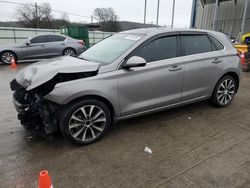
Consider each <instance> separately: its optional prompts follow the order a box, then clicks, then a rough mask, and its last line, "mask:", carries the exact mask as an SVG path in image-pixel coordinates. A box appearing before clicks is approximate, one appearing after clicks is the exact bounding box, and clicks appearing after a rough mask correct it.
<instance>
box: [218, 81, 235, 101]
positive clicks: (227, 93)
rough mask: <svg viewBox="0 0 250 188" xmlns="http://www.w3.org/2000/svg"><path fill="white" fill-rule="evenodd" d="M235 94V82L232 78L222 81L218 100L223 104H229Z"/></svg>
mask: <svg viewBox="0 0 250 188" xmlns="http://www.w3.org/2000/svg"><path fill="white" fill-rule="evenodd" d="M234 95H235V83H234V81H233V80H231V79H225V80H223V81H222V82H221V84H220V85H219V88H218V92H217V100H218V102H219V103H220V104H221V105H227V104H228V103H229V102H230V101H231V100H232V99H233V97H234Z"/></svg>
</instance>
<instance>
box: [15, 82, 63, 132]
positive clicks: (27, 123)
mask: <svg viewBox="0 0 250 188" xmlns="http://www.w3.org/2000/svg"><path fill="white" fill-rule="evenodd" d="M11 90H13V91H14V93H13V103H14V106H15V108H16V111H17V113H18V115H17V117H18V119H19V120H20V122H21V124H22V125H23V126H24V127H25V128H26V129H28V130H30V131H33V132H36V133H39V134H42V135H44V136H46V135H50V134H52V133H54V132H56V131H57V130H58V117H57V114H56V113H55V112H56V111H57V109H58V105H57V104H54V103H52V102H50V101H48V100H46V99H44V98H42V97H40V96H39V94H38V93H36V91H26V90H25V88H23V87H22V86H20V85H19V84H18V83H17V82H16V80H13V81H12V82H11Z"/></svg>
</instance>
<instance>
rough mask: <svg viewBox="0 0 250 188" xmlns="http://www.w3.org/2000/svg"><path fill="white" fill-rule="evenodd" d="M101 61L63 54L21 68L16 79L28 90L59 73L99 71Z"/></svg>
mask: <svg viewBox="0 0 250 188" xmlns="http://www.w3.org/2000/svg"><path fill="white" fill-rule="evenodd" d="M99 67H100V64H99V63H95V62H90V61H86V60H82V59H79V58H75V57H71V56H63V57H59V58H54V59H50V60H46V61H40V62H38V63H34V64H32V65H29V66H27V67H25V68H23V69H22V70H20V71H19V72H18V74H17V76H16V81H17V82H18V83H19V84H20V85H21V86H22V87H24V88H26V90H31V89H34V88H36V87H37V86H39V85H41V84H43V83H45V82H47V81H49V80H51V79H52V78H53V77H54V76H56V75H57V74H58V73H81V72H92V71H98V69H99Z"/></svg>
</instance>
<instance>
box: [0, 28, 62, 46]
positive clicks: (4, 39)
mask: <svg viewBox="0 0 250 188" xmlns="http://www.w3.org/2000/svg"><path fill="white" fill-rule="evenodd" d="M59 33H60V30H57V29H34V28H19V27H0V45H2V44H13V43H20V42H23V41H24V40H25V39H27V38H28V37H33V36H35V35H41V34H59Z"/></svg>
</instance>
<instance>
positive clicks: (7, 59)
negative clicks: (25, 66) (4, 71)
mask: <svg viewBox="0 0 250 188" xmlns="http://www.w3.org/2000/svg"><path fill="white" fill-rule="evenodd" d="M1 58H2V61H3V62H4V63H6V64H10V63H11V62H12V60H13V59H15V56H14V54H13V53H11V52H4V53H3V54H2V57H1Z"/></svg>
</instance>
